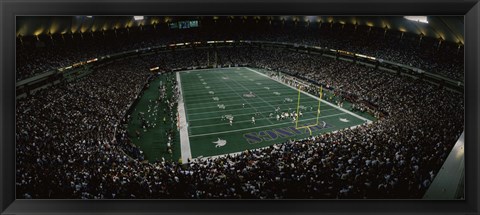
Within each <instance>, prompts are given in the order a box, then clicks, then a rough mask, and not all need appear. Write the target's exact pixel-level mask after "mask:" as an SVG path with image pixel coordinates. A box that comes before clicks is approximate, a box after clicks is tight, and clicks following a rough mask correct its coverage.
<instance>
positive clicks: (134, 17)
mask: <svg viewBox="0 0 480 215" xmlns="http://www.w3.org/2000/svg"><path fill="white" fill-rule="evenodd" d="M133 19H134V20H135V21H140V20H143V16H133Z"/></svg>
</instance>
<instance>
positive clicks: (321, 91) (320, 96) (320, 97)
mask: <svg viewBox="0 0 480 215" xmlns="http://www.w3.org/2000/svg"><path fill="white" fill-rule="evenodd" d="M322 95H323V87H322V86H320V95H319V96H318V98H319V99H318V109H317V125H318V119H319V117H320V101H321V100H322Z"/></svg>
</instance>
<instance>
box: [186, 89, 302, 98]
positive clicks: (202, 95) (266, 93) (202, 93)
mask: <svg viewBox="0 0 480 215" xmlns="http://www.w3.org/2000/svg"><path fill="white" fill-rule="evenodd" d="M210 90H216V92H217V94H219V95H228V94H231V93H232V92H233V91H236V92H238V91H243V92H245V90H244V89H238V90H233V91H232V90H229V91H226V90H219V89H218V88H215V89H210ZM259 90H260V93H257V94H256V95H264V96H270V95H272V93H271V91H266V90H265V89H260V88H258V89H253V91H259ZM206 91H207V90H204V89H202V88H198V89H196V90H192V92H196V93H189V95H188V97H187V98H189V97H195V98H197V97H200V99H199V100H201V99H202V98H205V97H208V95H207V94H206V93H205V92H206ZM276 91H279V92H282V93H283V95H295V96H296V95H297V94H296V93H292V92H291V91H292V90H291V89H283V90H276ZM183 92H185V93H188V92H187V91H185V90H184V91H183ZM289 92H290V93H289ZM245 93H248V92H245Z"/></svg>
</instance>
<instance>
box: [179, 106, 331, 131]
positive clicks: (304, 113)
mask: <svg viewBox="0 0 480 215" xmlns="http://www.w3.org/2000/svg"><path fill="white" fill-rule="evenodd" d="M245 109H247V108H245ZM237 110H243V109H237ZM332 110H337V109H336V108H329V109H323V110H322V113H323V112H327V111H332ZM232 111H233V110H232ZM217 112H218V111H214V112H208V113H217ZM260 113H272V111H263V112H260ZM302 113H303V115H307V114H310V113H313V114H315V115H316V114H317V110H315V111H307V112H302ZM190 115H192V114H190ZM246 115H252V113H245V114H235V115H233V117H236V116H246ZM274 115H277V114H274ZM218 118H219V116H217V117H207V118H200V119H193V120H192V119H190V120H188V121H189V122H195V121H202V120H207V119H218ZM250 121H251V120H250ZM190 128H192V127H190Z"/></svg>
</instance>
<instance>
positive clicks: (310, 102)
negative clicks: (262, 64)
mask: <svg viewBox="0 0 480 215" xmlns="http://www.w3.org/2000/svg"><path fill="white" fill-rule="evenodd" d="M265 73H266V72H265V71H261V70H258V69H251V68H245V67H239V68H222V69H205V70H190V71H182V72H180V79H181V83H182V95H183V99H184V103H185V109H186V120H187V123H188V126H187V128H188V137H189V142H190V149H191V155H192V158H198V157H210V156H216V155H223V154H229V153H236V152H241V151H245V150H248V149H256V148H262V147H267V146H270V145H273V144H275V143H281V142H285V141H287V140H289V139H301V138H305V137H307V136H310V131H311V132H312V134H319V133H325V132H331V131H335V130H339V129H344V128H347V127H352V126H355V125H359V124H362V123H365V119H364V118H362V119H361V116H354V115H352V114H351V113H347V112H345V111H344V110H340V109H338V107H336V106H331V105H329V104H327V103H326V102H325V101H324V100H322V102H321V103H320V116H319V117H318V118H317V109H318V104H319V102H318V100H317V98H316V97H318V95H314V96H308V95H306V94H304V93H301V94H300V102H299V105H298V90H296V89H295V88H291V87H289V86H286V85H285V84H283V83H279V82H277V81H276V80H273V79H271V78H269V77H268V76H266V75H265ZM249 94H253V95H255V96H254V97H252V96H249ZM223 106H224V109H223ZM297 106H298V107H299V108H300V110H301V112H302V113H303V116H302V117H300V118H299V123H298V127H301V126H304V125H315V124H317V120H318V124H317V126H311V127H310V130H309V129H307V128H298V127H296V125H295V123H294V120H293V119H292V118H288V119H284V120H277V119H276V115H277V113H276V112H275V109H276V108H280V112H289V113H291V112H296V111H297ZM346 108H347V109H348V106H347V107H346ZM271 114H272V115H273V117H270V115H271ZM225 115H231V116H233V123H232V125H230V124H229V120H228V119H225V118H224V117H222V116H225ZM362 116H363V117H365V115H362ZM252 117H255V124H253V122H252ZM369 119H370V120H371V119H372V118H371V117H369Z"/></svg>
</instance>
